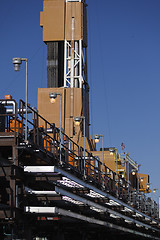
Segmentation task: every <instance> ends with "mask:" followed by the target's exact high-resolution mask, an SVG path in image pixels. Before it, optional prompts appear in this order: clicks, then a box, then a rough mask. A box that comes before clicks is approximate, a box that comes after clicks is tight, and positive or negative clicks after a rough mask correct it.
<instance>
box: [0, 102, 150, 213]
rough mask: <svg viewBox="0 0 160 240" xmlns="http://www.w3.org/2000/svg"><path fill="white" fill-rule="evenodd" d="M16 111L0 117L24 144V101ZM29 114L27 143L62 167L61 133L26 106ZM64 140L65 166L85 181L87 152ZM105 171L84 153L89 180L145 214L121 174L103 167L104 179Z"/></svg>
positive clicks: (94, 157)
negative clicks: (30, 114) (30, 115)
mask: <svg viewBox="0 0 160 240" xmlns="http://www.w3.org/2000/svg"><path fill="white" fill-rule="evenodd" d="M1 101H2V100H0V102H1ZM5 101H7V100H5ZM15 103H16V102H15ZM15 108H16V110H15V113H5V112H4V113H0V117H4V118H5V120H6V121H5V124H6V125H5V129H4V131H5V132H14V134H15V139H16V138H17V139H18V137H19V138H20V141H21V140H24V129H25V119H26V106H25V102H24V101H22V100H20V101H19V111H17V103H16V104H15ZM27 112H31V113H32V120H31V119H30V118H27V122H28V125H29V126H30V127H31V128H30V129H29V127H28V129H27V139H28V142H29V143H30V144H33V145H34V146H35V147H37V148H38V149H42V150H44V151H46V152H49V153H50V154H52V156H53V158H54V161H53V164H60V162H59V154H60V148H59V146H60V130H59V129H58V128H57V127H55V126H54V124H51V123H49V122H48V121H47V120H46V119H44V118H43V117H42V116H41V115H39V114H38V112H37V111H36V110H35V109H34V108H32V107H30V106H29V105H28V106H27ZM39 122H41V123H43V124H42V125H43V126H39ZM48 130H49V131H48ZM17 136H18V137H17ZM62 138H63V141H62V142H61V145H62V149H61V154H62V163H63V164H64V165H66V166H68V167H69V168H72V169H73V170H74V171H76V172H77V174H79V175H80V177H84V176H83V173H84V148H83V147H81V146H79V145H78V144H77V143H75V142H74V141H73V140H72V139H71V138H69V137H68V136H67V135H66V134H65V133H63V132H62ZM102 170H103V169H102V162H101V161H100V160H99V159H97V158H96V156H94V155H93V154H92V153H91V152H89V151H87V150H86V149H85V172H86V177H87V179H86V180H88V181H89V182H91V183H92V184H94V185H97V186H98V187H100V188H102V189H103V190H104V191H107V192H109V193H110V194H112V195H115V196H116V197H119V198H121V199H122V200H123V201H124V202H132V203H133V202H134V204H135V207H136V206H137V207H140V206H141V205H142V206H141V209H142V210H144V211H145V210H146V207H144V204H143V203H142V202H143V196H142V195H140V199H139V196H138V201H137V196H136V197H135V196H134V194H132V193H134V189H133V188H132V187H131V185H130V183H129V182H127V181H126V180H125V179H124V178H122V177H120V175H119V174H117V173H116V172H114V171H112V170H111V169H110V168H108V167H107V166H106V165H105V166H104V176H103V174H102ZM103 183H104V184H103ZM145 204H146V201H145Z"/></svg>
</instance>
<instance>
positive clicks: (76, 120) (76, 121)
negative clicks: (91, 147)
mask: <svg viewBox="0 0 160 240" xmlns="http://www.w3.org/2000/svg"><path fill="white" fill-rule="evenodd" d="M81 120H83V135H84V147H83V148H84V153H83V157H84V165H83V167H84V178H86V159H85V151H86V149H85V148H86V147H85V138H86V128H85V125H86V123H85V117H84V116H80V117H74V122H75V125H76V126H79V125H80V123H81Z"/></svg>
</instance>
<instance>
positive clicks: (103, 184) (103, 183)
mask: <svg viewBox="0 0 160 240" xmlns="http://www.w3.org/2000/svg"><path fill="white" fill-rule="evenodd" d="M102 164H103V165H102V176H103V182H102V186H103V187H105V179H104V171H105V169H104V136H103V135H102Z"/></svg>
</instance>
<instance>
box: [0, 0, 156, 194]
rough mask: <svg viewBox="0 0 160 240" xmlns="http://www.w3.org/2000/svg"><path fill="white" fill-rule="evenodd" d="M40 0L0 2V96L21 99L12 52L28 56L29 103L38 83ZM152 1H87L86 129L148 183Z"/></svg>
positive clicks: (152, 132)
mask: <svg viewBox="0 0 160 240" xmlns="http://www.w3.org/2000/svg"><path fill="white" fill-rule="evenodd" d="M42 4H43V0H34V1H33V0H23V1H22V0H16V1H13V0H8V1H1V14H0V22H1V34H0V36H1V38H0V43H1V44H0V53H1V54H0V55H1V58H0V76H1V87H0V97H1V98H3V97H4V95H5V94H11V95H12V96H13V97H14V98H15V99H16V100H19V98H22V99H24V98H25V64H23V66H21V72H19V73H15V72H14V70H13V66H12V58H13V57H28V59H29V102H30V103H31V105H32V106H36V105H37V88H38V87H46V83H47V80H46V46H45V44H44V43H43V41H42V29H41V27H40V26H39V20H40V17H39V15H40V11H41V10H42ZM159 13H160V1H159V0H102V1H100V0H88V37H89V38H88V45H89V47H88V75H89V84H90V95H91V98H90V109H91V119H90V120H91V124H92V125H91V134H92V135H94V134H97V133H98V134H104V135H105V146H106V147H110V146H115V147H117V148H118V149H119V150H120V144H121V142H122V141H123V142H124V143H125V145H126V149H125V151H126V152H129V153H130V156H131V157H132V158H133V159H134V160H135V161H137V162H138V164H141V168H140V172H143V173H147V174H149V175H150V182H151V183H152V184H153V186H154V187H156V188H159V190H160V186H159V182H160V154H159V149H160V14H159Z"/></svg>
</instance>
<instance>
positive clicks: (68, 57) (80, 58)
mask: <svg viewBox="0 0 160 240" xmlns="http://www.w3.org/2000/svg"><path fill="white" fill-rule="evenodd" d="M73 21H74V20H73ZM73 25H74V23H73ZM85 69H86V57H85V49H84V48H83V46H82V40H78V41H74V40H73V41H67V40H65V41H64V87H69V88H74V87H78V88H82V86H83V83H84V82H86V71H85Z"/></svg>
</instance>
